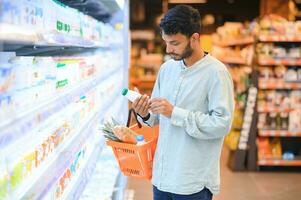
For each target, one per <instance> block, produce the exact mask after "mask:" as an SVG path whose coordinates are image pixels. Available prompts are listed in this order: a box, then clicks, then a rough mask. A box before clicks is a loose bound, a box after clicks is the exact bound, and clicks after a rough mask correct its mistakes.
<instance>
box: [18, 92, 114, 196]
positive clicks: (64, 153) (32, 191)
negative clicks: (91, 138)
mask: <svg viewBox="0 0 301 200" xmlns="http://www.w3.org/2000/svg"><path fill="white" fill-rule="evenodd" d="M115 95H116V96H117V95H118V94H115ZM115 95H114V96H115ZM111 99H115V97H113V98H111ZM108 105H111V102H110V100H108V102H106V103H105V104H104V105H103V106H102V107H101V109H100V110H99V111H98V112H96V113H93V114H91V115H90V116H89V117H88V118H86V119H85V121H84V122H83V123H82V126H81V127H80V128H78V129H77V131H76V133H74V134H73V135H72V136H71V137H70V138H68V141H67V142H64V143H63V144H62V145H61V146H60V147H59V149H57V151H55V152H53V153H52V155H51V156H50V157H49V158H48V159H47V161H44V162H43V164H42V166H41V168H40V169H39V170H37V171H38V172H37V173H36V174H35V176H34V177H30V179H28V180H27V182H24V183H23V184H22V186H23V187H20V188H19V190H18V191H17V192H16V193H15V194H16V196H15V198H14V199H32V198H33V199H40V198H42V197H43V196H44V195H45V194H46V193H47V191H48V190H49V189H50V188H49V186H51V185H53V183H55V182H56V181H57V180H58V179H59V178H60V176H61V174H62V173H63V171H64V170H65V169H66V168H67V167H68V166H70V164H71V162H72V161H73V155H75V154H76V153H77V152H78V151H79V149H80V148H81V141H82V139H84V138H87V137H88V135H89V134H91V133H90V132H89V130H90V127H91V126H92V125H93V124H95V123H96V122H98V120H99V119H100V117H101V115H102V114H103V113H104V112H105V110H106V109H108V108H109V106H108ZM47 172H48V173H47ZM49 172H51V173H49ZM41 183H43V184H41Z"/></svg>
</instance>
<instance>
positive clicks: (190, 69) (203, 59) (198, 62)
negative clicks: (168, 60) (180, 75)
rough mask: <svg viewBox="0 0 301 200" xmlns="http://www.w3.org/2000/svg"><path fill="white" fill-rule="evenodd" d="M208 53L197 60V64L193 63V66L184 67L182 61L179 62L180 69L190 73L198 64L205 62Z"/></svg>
mask: <svg viewBox="0 0 301 200" xmlns="http://www.w3.org/2000/svg"><path fill="white" fill-rule="evenodd" d="M209 55H210V54H209V53H208V52H204V56H203V57H202V58H201V59H200V60H198V61H197V62H195V63H194V64H193V65H191V66H190V67H186V65H185V64H184V60H181V69H182V70H184V71H192V70H194V69H195V68H198V66H199V64H201V63H202V62H204V61H205V60H207V58H208V57H209Z"/></svg>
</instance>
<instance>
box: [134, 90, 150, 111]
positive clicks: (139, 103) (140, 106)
mask: <svg viewBox="0 0 301 200" xmlns="http://www.w3.org/2000/svg"><path fill="white" fill-rule="evenodd" d="M149 105H150V102H149V96H147V95H146V94H144V95H141V96H140V97H139V98H137V99H136V100H135V101H134V102H133V104H132V107H133V108H134V110H135V112H136V113H138V114H139V115H140V116H141V117H146V116H147V115H148V114H149V112H148V109H149Z"/></svg>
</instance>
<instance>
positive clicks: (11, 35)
mask: <svg viewBox="0 0 301 200" xmlns="http://www.w3.org/2000/svg"><path fill="white" fill-rule="evenodd" d="M16 38H18V39H16ZM0 41H1V42H3V43H6V44H7V45H8V44H19V46H22V45H35V46H58V47H59V46H60V47H62V46H66V47H67V46H68V47H86V48H97V47H100V45H99V42H97V41H92V40H87V39H84V38H82V37H79V36H72V35H67V34H63V33H43V34H40V33H37V32H35V31H32V30H29V29H26V30H25V29H24V27H23V28H22V27H19V26H16V25H12V24H6V23H0Z"/></svg>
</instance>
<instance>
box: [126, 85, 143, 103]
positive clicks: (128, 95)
mask: <svg viewBox="0 0 301 200" xmlns="http://www.w3.org/2000/svg"><path fill="white" fill-rule="evenodd" d="M122 95H123V96H125V97H126V98H127V99H128V100H129V101H131V102H134V101H135V100H136V99H137V98H138V97H140V96H141V94H140V93H138V92H136V91H134V90H129V89H127V88H124V89H123V90H122Z"/></svg>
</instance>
